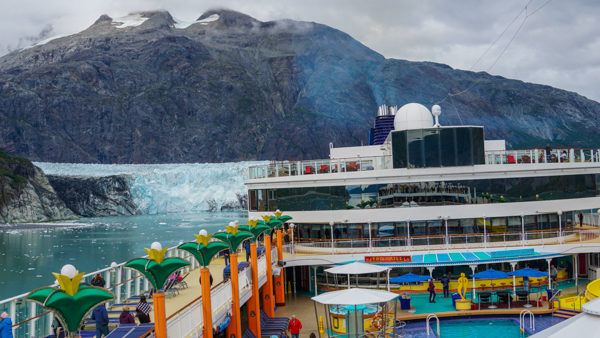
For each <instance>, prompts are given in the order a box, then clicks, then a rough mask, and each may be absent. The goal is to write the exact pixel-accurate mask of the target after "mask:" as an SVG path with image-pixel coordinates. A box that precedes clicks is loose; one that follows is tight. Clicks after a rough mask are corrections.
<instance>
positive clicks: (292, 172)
mask: <svg viewBox="0 0 600 338" xmlns="http://www.w3.org/2000/svg"><path fill="white" fill-rule="evenodd" d="M389 168H391V156H372V157H354V158H341V159H333V160H332V159H322V160H309V161H273V162H271V163H269V164H262V165H257V166H252V167H250V168H249V177H250V179H256V178H265V177H285V176H300V175H314V174H331V173H345V172H354V171H370V170H381V169H389Z"/></svg>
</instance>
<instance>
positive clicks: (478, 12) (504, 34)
mask: <svg viewBox="0 0 600 338" xmlns="http://www.w3.org/2000/svg"><path fill="white" fill-rule="evenodd" d="M216 7H225V8H229V9H234V10H237V11H240V12H244V13H247V14H249V15H251V16H253V17H255V18H257V19H259V20H263V21H265V20H274V19H283V18H289V19H295V20H304V21H314V22H320V23H324V24H327V25H330V26H332V27H335V28H338V29H340V30H342V31H345V32H347V33H349V34H350V35H352V36H353V37H355V38H356V39H358V40H359V41H361V42H362V43H364V44H365V45H367V46H368V47H370V48H372V49H374V50H376V51H378V52H379V53H381V54H383V55H384V56H386V57H388V58H400V59H408V60H417V61H422V60H426V61H435V62H440V63H445V64H449V65H450V66H452V67H455V68H460V69H472V70H476V71H479V70H485V71H489V72H490V73H493V74H498V75H502V76H505V77H509V78H516V79H521V80H524V81H529V82H537V83H542V84H548V85H552V86H555V87H558V88H562V89H567V90H572V91H576V92H578V93H580V94H582V95H585V96H587V97H589V98H591V99H594V100H597V101H600V86H598V85H597V84H596V80H597V79H599V78H600V57H599V54H600V22H599V20H598V18H600V1H597V0H569V1H564V0H554V1H552V0H550V1H549V0H504V1H494V0H486V1H470V0H469V1H467V0H460V1H457V0H446V1H429V0H413V1H406V0H369V1H364V0H303V1H292V0H252V1H248V0H194V1H190V0H188V1H183V0H127V1H123V0H77V1H72V0H51V1H44V0H37V1H34V0H18V1H17V0H2V1H0V54H5V53H6V52H7V51H10V50H14V49H16V48H19V47H23V46H26V45H29V44H31V43H32V42H35V41H37V40H42V39H45V38H48V37H50V36H54V35H65V34H72V33H75V32H77V31H80V30H82V29H84V28H85V27H87V26H89V25H90V24H92V23H93V22H94V21H95V19H96V18H98V17H99V16H100V15H101V14H108V15H110V16H112V17H119V16H123V15H126V14H127V13H129V12H133V11H140V10H154V9H164V10H168V11H169V12H171V14H172V15H173V16H174V17H175V18H178V19H181V20H194V19H196V18H197V17H198V16H200V15H201V14H202V13H203V12H204V11H206V10H207V9H210V8H216ZM525 7H527V9H526V10H525ZM511 23H512V25H511ZM507 27H508V28H507ZM519 28H520V29H519ZM517 30H518V34H515V33H517ZM513 37H514V39H513ZM511 39H513V41H512V43H510V44H509V41H510V40H511ZM494 42H495V43H494ZM492 43H494V44H492ZM491 44H492V47H491V48H489V46H490V45H491ZM507 46H508V47H507ZM486 51H487V52H486ZM499 56H501V57H500V58H499ZM496 60H497V62H496Z"/></svg>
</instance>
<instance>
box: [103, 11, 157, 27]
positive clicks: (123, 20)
mask: <svg viewBox="0 0 600 338" xmlns="http://www.w3.org/2000/svg"><path fill="white" fill-rule="evenodd" d="M146 20H148V18H147V17H144V16H143V15H142V14H141V13H133V14H129V15H127V16H124V17H120V18H116V19H114V20H113V23H112V24H113V25H115V27H117V28H126V27H137V26H139V25H141V24H143V23H144V22H146Z"/></svg>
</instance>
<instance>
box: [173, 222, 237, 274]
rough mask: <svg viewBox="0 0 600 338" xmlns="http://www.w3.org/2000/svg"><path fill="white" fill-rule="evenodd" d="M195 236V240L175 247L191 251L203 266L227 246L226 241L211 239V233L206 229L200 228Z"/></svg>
mask: <svg viewBox="0 0 600 338" xmlns="http://www.w3.org/2000/svg"><path fill="white" fill-rule="evenodd" d="M195 237H196V241H194V242H187V243H183V244H181V245H180V246H178V247H177V248H178V249H181V250H185V251H187V252H189V253H191V254H192V255H193V256H194V258H196V260H197V261H198V263H200V265H201V266H204V267H207V266H208V265H209V264H210V261H211V260H212V259H213V257H214V256H215V255H216V254H218V253H219V252H221V251H223V250H225V249H227V248H229V245H228V244H227V243H224V242H221V241H211V238H212V235H209V234H208V233H207V232H206V230H201V231H200V233H199V234H198V235H195Z"/></svg>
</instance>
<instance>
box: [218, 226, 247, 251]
mask: <svg viewBox="0 0 600 338" xmlns="http://www.w3.org/2000/svg"><path fill="white" fill-rule="evenodd" d="M213 237H214V238H216V239H219V240H221V241H223V242H225V243H227V245H229V250H231V252H235V251H237V249H238V248H239V247H240V245H241V244H242V242H243V241H245V240H247V239H249V238H253V237H254V235H253V234H252V233H251V232H248V231H243V230H240V228H239V226H238V225H237V224H235V222H230V223H229V225H227V226H226V227H225V231H223V232H217V233H216V234H214V236H213Z"/></svg>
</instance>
